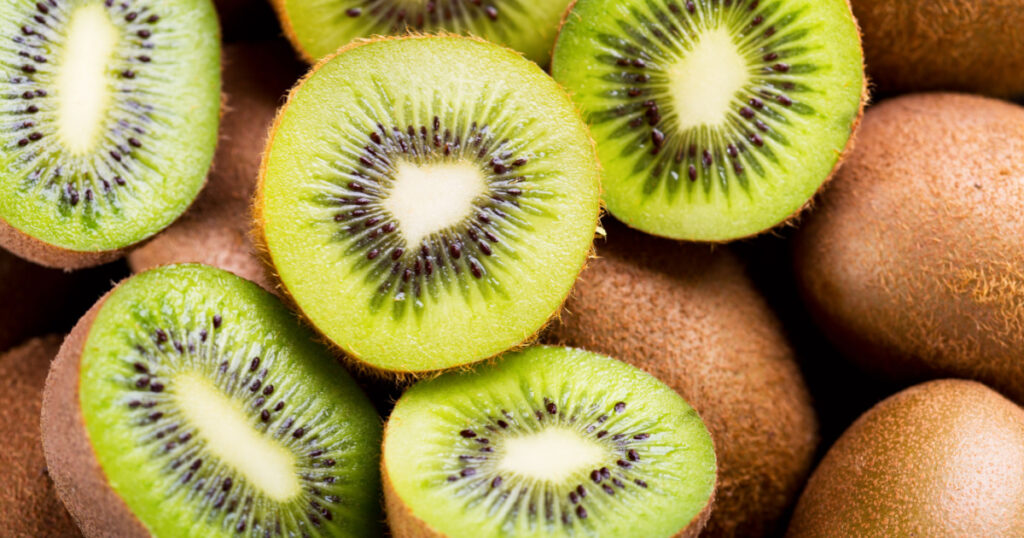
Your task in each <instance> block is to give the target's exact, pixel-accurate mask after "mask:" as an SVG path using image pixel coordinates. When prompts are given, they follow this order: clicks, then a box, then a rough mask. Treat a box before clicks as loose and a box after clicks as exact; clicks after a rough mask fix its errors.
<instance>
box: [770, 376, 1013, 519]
mask: <svg viewBox="0 0 1024 538" xmlns="http://www.w3.org/2000/svg"><path fill="white" fill-rule="evenodd" d="M788 536H790V537H791V538H802V537H815V536H822V537H824V536H861V537H886V536H1007V537H1009V536H1024V409H1021V408H1020V407H1018V406H1017V405H1015V404H1014V403H1013V402H1010V401H1009V400H1007V399H1006V398H1004V397H1002V396H1000V395H999V394H998V393H996V392H995V391H993V390H991V389H989V388H988V387H985V386H984V385H982V384H980V383H976V382H973V381H962V380H940V381H931V382H928V383H925V384H923V385H918V386H915V387H912V388H909V389H907V390H904V391H903V392H900V393H898V394H896V395H895V396H892V397H890V398H888V399H886V400H884V401H882V402H881V403H879V404H878V405H876V406H875V407H874V408H872V409H871V410H870V411H868V412H867V413H865V414H864V415H863V416H861V417H860V418H859V419H857V421H856V422H854V423H853V425H852V426H850V429H848V430H847V431H846V432H845V433H844V434H843V435H842V437H840V438H839V440H838V441H836V443H835V445H833V446H832V448H831V449H829V451H828V454H826V455H825V458H824V459H823V460H822V462H821V464H819V465H818V468H817V469H815V471H814V474H813V475H812V476H811V479H810V481H809V482H808V484H807V487H806V489H805V490H804V492H803V494H802V495H801V497H800V502H799V503H798V504H797V508H796V512H795V513H794V515H793V519H792V521H791V523H790V527H789V532H788Z"/></svg>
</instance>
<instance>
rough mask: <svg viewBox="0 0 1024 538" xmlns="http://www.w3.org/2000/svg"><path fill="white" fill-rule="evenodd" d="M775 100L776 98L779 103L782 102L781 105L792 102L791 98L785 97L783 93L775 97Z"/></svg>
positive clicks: (788, 104)
mask: <svg viewBox="0 0 1024 538" xmlns="http://www.w3.org/2000/svg"><path fill="white" fill-rule="evenodd" d="M776 100H777V101H778V102H779V103H781V104H782V105H783V106H790V105H792V104H793V100H792V99H790V98H789V97H786V96H785V95H780V96H778V97H777V98H776Z"/></svg>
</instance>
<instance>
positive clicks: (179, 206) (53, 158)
mask: <svg viewBox="0 0 1024 538" xmlns="http://www.w3.org/2000/svg"><path fill="white" fill-rule="evenodd" d="M219 37H220V35H219V32H218V29H217V16H216V14H215V13H214V9H213V5H212V4H211V3H210V0H169V1H157V0H124V1H121V0H118V1H117V2H115V1H114V0H91V1H90V0H41V1H35V0H17V1H10V2H5V3H4V4H3V5H2V6H0V42H3V43H4V44H5V45H4V46H3V47H0V65H2V67H0V95H2V96H3V99H2V105H0V118H2V119H0V129H2V130H4V132H5V133H7V134H5V135H3V139H2V140H0V170H2V171H0V245H3V246H4V247H5V248H7V249H8V250H10V251H12V252H14V253H15V254H17V255H19V256H22V257H24V258H27V259H29V260H32V261H34V262H36V263H39V264H42V265H47V266H51V267H59V268H63V269H77V268H80V267H86V266H91V265H98V264H100V263H105V262H108V261H111V260H113V259H116V258H118V257H119V256H120V255H121V253H122V251H123V250H124V249H125V248H127V247H129V246H131V245H134V244H136V243H138V242H140V241H142V240H144V239H146V238H148V237H150V236H152V235H154V234H155V233H157V232H158V231H160V230H161V229H163V228H165V227H166V226H168V225H169V224H170V223H171V222H173V221H174V219H176V218H177V217H178V216H180V215H181V214H182V213H184V212H185V209H186V208H188V206H189V204H190V203H192V200H193V199H194V198H195V197H196V195H197V194H198V193H199V190H200V188H202V186H203V181H204V177H205V175H206V171H207V168H209V166H210V159H211V158H212V156H213V149H214V146H215V144H216V132H217V121H218V112H219V110H220V46H219Z"/></svg>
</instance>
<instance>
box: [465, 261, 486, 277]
mask: <svg viewBox="0 0 1024 538" xmlns="http://www.w3.org/2000/svg"><path fill="white" fill-rule="evenodd" d="M469 272H470V273H472V274H473V277H474V278H481V277H483V276H484V270H483V268H482V267H480V264H479V263H477V261H476V260H473V259H470V260H469Z"/></svg>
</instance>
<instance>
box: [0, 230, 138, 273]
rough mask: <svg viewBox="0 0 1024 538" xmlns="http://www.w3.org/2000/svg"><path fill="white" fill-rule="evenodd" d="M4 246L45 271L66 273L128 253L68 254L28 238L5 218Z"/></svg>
mask: <svg viewBox="0 0 1024 538" xmlns="http://www.w3.org/2000/svg"><path fill="white" fill-rule="evenodd" d="M0 245H2V246H3V248H5V249H7V250H8V251H10V252H12V253H14V254H16V255H18V256H19V257H21V258H23V259H25V260H28V261H31V262H33V263H36V264H39V265H42V266H43V267H50V268H53V269H64V270H65V271H74V270H76V269H85V268H88V267H96V266H97V265H103V264H105V263H110V262H112V261H115V260H118V259H120V258H122V257H123V256H124V252H125V251H124V250H123V249H122V250H104V251H99V252H83V251H78V250H68V249H66V248H64V247H59V246H57V245H51V244H50V243H46V242H44V241H40V240H39V239H36V238H34V237H32V236H30V235H26V234H24V233H22V232H21V230H18V229H17V228H15V227H13V226H11V225H10V224H8V223H7V221H6V220H4V219H2V218H0Z"/></svg>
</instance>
